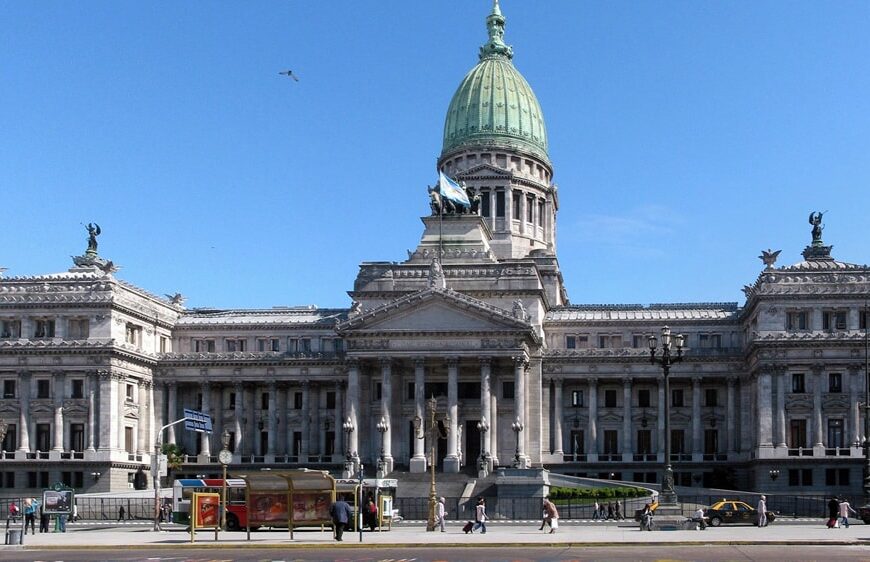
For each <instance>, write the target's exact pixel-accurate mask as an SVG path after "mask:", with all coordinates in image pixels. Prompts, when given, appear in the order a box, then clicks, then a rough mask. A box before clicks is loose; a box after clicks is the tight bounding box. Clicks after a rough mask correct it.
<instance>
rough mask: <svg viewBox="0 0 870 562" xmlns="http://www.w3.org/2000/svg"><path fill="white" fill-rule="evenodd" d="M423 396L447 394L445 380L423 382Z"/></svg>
mask: <svg viewBox="0 0 870 562" xmlns="http://www.w3.org/2000/svg"><path fill="white" fill-rule="evenodd" d="M423 396H424V397H425V396H430V397H431V396H435V397H436V398H437V397H439V396H447V383H446V382H427V383H424V384H423Z"/></svg>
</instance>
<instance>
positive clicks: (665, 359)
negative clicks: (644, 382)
mask: <svg viewBox="0 0 870 562" xmlns="http://www.w3.org/2000/svg"><path fill="white" fill-rule="evenodd" d="M673 340H674V345H676V347H677V355H676V357H672V356H671V329H670V328H668V327H667V326H665V327H664V328H662V351H661V357H656V347H657V346H658V342H657V341H656V337H655V336H650V337H649V360H650V363H652V364H653V365H661V366H662V371H664V375H665V472H664V475H663V476H662V493H661V497H660V500H659V503H660V504H661V505H671V506H675V505H676V504H677V492H676V491H674V470H673V468H672V467H671V408H670V404H671V387H670V383H669V380H668V375H670V371H671V365H672V364H674V363H679V362H680V361H682V360H683V342H684V339H683V336H682V334H677V335H675V336H673Z"/></svg>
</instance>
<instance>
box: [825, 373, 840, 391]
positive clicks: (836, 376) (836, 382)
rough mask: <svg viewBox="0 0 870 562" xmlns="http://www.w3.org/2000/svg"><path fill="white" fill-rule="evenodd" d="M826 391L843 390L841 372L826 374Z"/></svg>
mask: <svg viewBox="0 0 870 562" xmlns="http://www.w3.org/2000/svg"><path fill="white" fill-rule="evenodd" d="M828 392H843V375H842V373H829V374H828Z"/></svg>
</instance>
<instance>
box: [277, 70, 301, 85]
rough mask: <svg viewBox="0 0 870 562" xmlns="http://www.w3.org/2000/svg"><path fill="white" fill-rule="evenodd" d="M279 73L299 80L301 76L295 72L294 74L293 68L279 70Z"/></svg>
mask: <svg viewBox="0 0 870 562" xmlns="http://www.w3.org/2000/svg"><path fill="white" fill-rule="evenodd" d="M278 74H282V75H284V76H287V77H289V78H292V79H293V80H296V81H297V82H299V78H298V77H297V76H296V75H295V74H293V71H292V70H285V71H284V72H279V73H278Z"/></svg>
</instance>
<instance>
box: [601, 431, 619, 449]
mask: <svg viewBox="0 0 870 562" xmlns="http://www.w3.org/2000/svg"><path fill="white" fill-rule="evenodd" d="M618 453H619V432H617V431H616V430H615V429H605V430H604V454H605V455H616V454H618Z"/></svg>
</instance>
